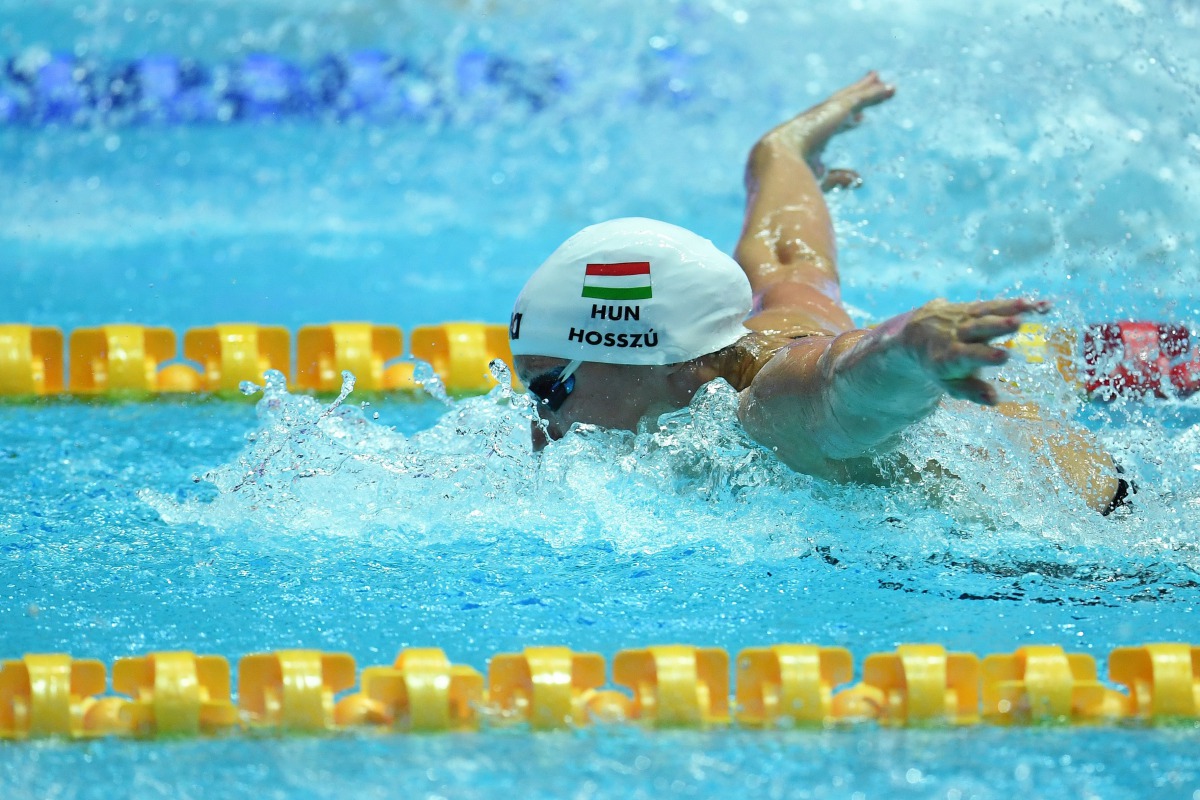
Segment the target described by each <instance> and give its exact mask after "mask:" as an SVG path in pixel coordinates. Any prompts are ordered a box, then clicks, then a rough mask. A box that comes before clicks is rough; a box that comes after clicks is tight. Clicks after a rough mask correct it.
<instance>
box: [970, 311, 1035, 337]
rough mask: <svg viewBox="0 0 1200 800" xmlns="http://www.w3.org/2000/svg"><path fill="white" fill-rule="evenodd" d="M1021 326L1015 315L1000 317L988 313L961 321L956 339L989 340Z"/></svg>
mask: <svg viewBox="0 0 1200 800" xmlns="http://www.w3.org/2000/svg"><path fill="white" fill-rule="evenodd" d="M1020 327H1021V318H1020V317H1017V316H1011V317H1001V316H997V315H995V314H988V315H985V316H982V317H975V318H973V319H968V320H967V321H965V322H962V323H960V324H959V326H958V339H959V341H962V342H990V341H991V340H992V339H995V338H996V337H998V336H1008V335H1009V334H1011V333H1016V332H1017V330H1018V329H1020Z"/></svg>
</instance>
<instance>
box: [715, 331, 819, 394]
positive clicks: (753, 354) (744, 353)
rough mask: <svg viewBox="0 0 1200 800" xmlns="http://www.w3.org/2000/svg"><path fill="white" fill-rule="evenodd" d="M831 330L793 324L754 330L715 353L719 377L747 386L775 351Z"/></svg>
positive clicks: (741, 388) (737, 388) (773, 355)
mask: <svg viewBox="0 0 1200 800" xmlns="http://www.w3.org/2000/svg"><path fill="white" fill-rule="evenodd" d="M831 335H832V334H831V333H830V332H829V331H823V330H819V329H816V328H812V327H791V328H787V329H784V330H766V331H751V332H750V333H747V334H746V335H745V336H743V337H742V338H741V339H738V340H737V341H736V342H734V343H733V344H732V345H730V346H729V347H726V348H725V349H724V350H721V351H719V352H718V353H715V354H714V356H715V357H716V359H717V363H716V365H715V366H716V370H717V373H718V374H719V376H720V377H722V378H724V379H725V380H726V381H727V382H728V383H729V385H731V386H732V387H733V388H734V389H736V390H737V391H739V392H740V391H742V390H743V389H745V388H746V387H748V386H749V385H750V383H751V381H753V380H754V378H755V376H756V375H758V373H759V372H760V371H762V368H763V367H765V366H766V365H767V363H768V362H769V361H770V360H771V359H772V358H774V357H775V354H776V353H778V352H779V351H780V350H783V349H784V348H786V347H790V346H791V345H794V344H795V343H796V342H798V341H801V340H804V339H809V338H812V337H827V336H831Z"/></svg>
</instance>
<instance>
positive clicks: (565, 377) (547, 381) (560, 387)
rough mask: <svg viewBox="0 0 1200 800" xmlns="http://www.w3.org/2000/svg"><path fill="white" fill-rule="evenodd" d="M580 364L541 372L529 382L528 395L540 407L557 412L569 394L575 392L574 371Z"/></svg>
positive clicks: (576, 362)
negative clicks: (535, 400)
mask: <svg viewBox="0 0 1200 800" xmlns="http://www.w3.org/2000/svg"><path fill="white" fill-rule="evenodd" d="M580 363H582V362H580V361H572V362H571V363H570V364H567V365H566V366H565V367H555V368H554V369H552V370H549V371H548V372H543V373H542V374H541V375H538V376H537V377H536V378H534V379H533V380H531V381H530V382H529V393H530V394H531V395H533V396H534V397H536V398H537V399H538V403H539V404H540V405H544V406H546V408H548V409H550V410H551V411H558V409H559V408H561V407H562V404H563V403H564V402H566V399H567V398H568V397H570V396H571V392H573V391H575V370H577V369H579V365H580Z"/></svg>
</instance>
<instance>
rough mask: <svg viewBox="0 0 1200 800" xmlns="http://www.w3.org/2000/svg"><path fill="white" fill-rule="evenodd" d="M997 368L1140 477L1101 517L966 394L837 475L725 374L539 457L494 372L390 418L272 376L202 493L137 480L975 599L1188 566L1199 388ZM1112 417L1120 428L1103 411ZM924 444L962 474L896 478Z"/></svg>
mask: <svg viewBox="0 0 1200 800" xmlns="http://www.w3.org/2000/svg"><path fill="white" fill-rule="evenodd" d="M500 377H501V378H502V379H503V378H506V375H504V374H501V376H500ZM1005 377H1006V379H1007V380H1008V381H1009V382H1010V383H1009V386H1013V385H1016V384H1019V385H1020V386H1021V396H1022V397H1023V398H1025V399H1031V398H1037V399H1040V400H1041V401H1042V403H1043V405H1044V406H1045V407H1046V409H1047V411H1046V416H1047V418H1048V419H1054V418H1056V417H1057V418H1060V419H1061V420H1063V421H1067V420H1073V419H1076V418H1084V419H1085V421H1087V417H1088V416H1090V417H1092V418H1093V419H1092V420H1091V423H1092V425H1093V427H1096V428H1097V429H1098V433H1099V436H1100V438H1101V440H1102V441H1103V442H1104V443H1105V445H1106V446H1108V447H1109V448H1111V449H1112V450H1113V452H1114V453H1116V454H1117V456H1118V459H1119V460H1120V461H1122V462H1123V463H1124V464H1125V465H1126V467H1127V468H1128V469H1129V471H1130V476H1131V477H1133V478H1134V480H1135V481H1137V482H1139V483H1140V484H1141V491H1140V493H1139V494H1138V495H1137V497H1136V508H1135V510H1133V511H1128V510H1120V511H1118V512H1117V513H1114V514H1113V515H1111V516H1110V517H1107V518H1104V517H1101V516H1099V515H1098V514H1096V513H1095V512H1092V511H1090V510H1088V509H1087V508H1086V507H1085V505H1084V504H1083V502H1082V500H1081V499H1080V498H1079V497H1078V496H1076V495H1074V494H1073V493H1072V492H1071V491H1070V490H1069V489H1067V487H1066V486H1065V485H1063V483H1062V481H1061V479H1060V478H1059V477H1058V476H1057V473H1056V472H1055V471H1053V470H1052V469H1050V468H1048V467H1047V466H1046V462H1047V461H1048V456H1047V453H1045V452H1042V451H1039V450H1038V448H1037V447H1036V446H1034V445H1032V444H1031V443H1030V442H1029V440H1028V436H1027V434H1026V433H1024V432H1023V431H1024V430H1025V428H1023V427H1022V426H1021V425H1020V424H1018V423H1015V422H1012V421H1010V420H1007V419H1005V418H1002V417H1000V416H999V415H996V414H994V413H992V412H990V411H988V410H984V409H979V408H976V407H973V406H970V405H967V404H960V403H953V404H946V405H945V406H944V407H943V409H942V410H940V411H939V412H938V413H937V414H935V415H934V416H933V417H931V418H930V419H929V420H927V421H926V422H924V423H922V424H920V425H918V426H915V427H914V428H912V429H910V430H909V431H907V432H906V433H905V435H904V436H903V439H902V441H901V443H900V444H899V446H898V448H897V449H896V451H895V453H894V454H891V455H889V456H885V457H881V458H880V459H879V463H880V466H881V469H882V471H883V472H884V473H887V474H891V475H892V480H893V485H889V486H865V485H838V484H834V483H830V482H827V481H824V480H820V479H815V478H811V477H808V476H805V475H799V474H796V473H794V472H792V471H791V470H790V469H788V468H787V467H786V466H784V465H783V464H782V463H780V462H779V461H778V460H777V459H776V458H775V457H774V456H773V455H771V454H770V453H769V452H767V451H765V450H764V449H762V448H761V447H759V446H758V445H756V444H755V443H754V442H753V441H752V440H751V439H750V438H749V437H748V436H747V434H746V433H745V432H744V431H743V430H742V428H741V427H740V425H738V424H737V422H736V404H737V396H736V393H735V392H733V390H732V389H731V388H730V387H729V386H728V385H727V384H725V383H724V382H721V381H717V382H714V383H712V384H710V385H708V386H706V387H705V388H704V389H703V390H702V391H701V392H699V393H698V394H697V397H696V399H695V401H694V402H693V403H692V405H691V406H690V407H689V408H687V409H683V410H681V411H678V412H674V413H671V414H667V415H664V416H663V417H662V418H661V419H660V420H658V421H657V423H652V422H646V423H644V424H643V426H642V428H641V430H639V431H638V432H637V433H631V432H624V431H609V430H602V429H597V428H595V427H592V426H586V425H581V426H577V427H576V428H574V429H573V430H572V431H570V432H569V433H568V435H567V436H565V437H564V438H563V439H562V440H560V441H558V442H555V443H552V444H551V445H550V446H549V447H547V448H546V450H545V451H544V452H543V453H541V454H535V453H533V452H532V450H531V446H530V439H529V427H530V424H531V419H532V418H533V412H532V408H531V406H530V401H529V399H528V398H527V397H525V396H523V395H520V394H514V393H513V392H512V391H511V390H510V389H509V388H508V386H507V385H506V384H502V385H500V386H498V387H497V388H496V389H494V390H493V391H492V392H491V393H490V394H489V395H487V396H486V397H480V398H473V399H467V400H460V401H456V402H452V401H449V400H446V402H447V403H448V405H447V408H446V411H445V413H444V414H443V415H442V416H441V417H440V419H438V420H437V422H436V424H434V425H433V426H432V427H430V428H428V429H426V430H422V431H419V432H416V433H413V434H411V435H408V436H406V435H403V434H401V433H399V432H397V431H396V430H394V429H393V428H391V427H389V426H387V424H386V418H385V417H383V416H382V415H379V416H381V419H380V420H378V421H377V420H375V419H374V416H376V415H375V414H373V413H370V409H369V408H368V409H365V410H364V408H362V407H359V406H355V405H353V404H352V403H348V402H343V401H344V400H345V399H346V397H347V395H349V388H350V386H349V385H348V386H347V387H346V388H345V389H344V390H343V394H342V396H341V397H339V398H338V399H337V400H335V401H334V402H332V403H326V402H323V401H320V400H317V399H314V398H312V397H307V396H298V395H292V394H289V393H288V392H287V390H286V388H285V384H284V381H283V380H282V377H281V376H279V375H277V374H276V375H273V376H271V377H270V379H269V380H268V381H267V384H266V386H265V388H264V396H263V398H262V399H261V400H260V401H259V404H258V417H259V424H258V426H257V427H256V428H255V429H254V430H253V431H251V432H250V433H249V434H248V435H247V437H246V438H247V443H246V445H245V447H244V448H243V450H242V452H241V453H239V454H238V456H237V457H236V459H234V460H233V461H231V462H230V463H227V464H224V465H220V466H216V467H214V468H213V469H210V470H209V471H208V472H207V473H205V474H204V475H203V477H202V480H203V481H205V482H207V483H209V484H211V486H212V487H213V488H214V489H215V492H206V493H205V494H204V495H202V496H194V495H193V496H189V497H187V498H185V499H182V500H180V499H176V498H175V497H173V496H171V495H168V494H165V493H155V492H152V491H145V492H143V493H142V498H143V500H145V501H146V502H148V503H150V505H152V506H153V507H154V508H155V509H156V510H157V511H158V512H159V514H160V515H161V516H162V518H163V519H164V520H165V521H166V522H168V523H172V524H192V523H199V524H202V525H204V526H208V527H211V528H215V529H218V530H221V531H224V532H226V533H237V532H238V531H244V530H248V529H254V530H257V531H266V532H268V533H271V532H274V534H278V535H286V534H316V535H320V536H352V537H355V538H359V539H368V540H376V541H388V542H389V543H391V544H392V545H399V544H403V545H405V546H431V545H445V544H446V543H448V542H456V541H457V542H462V543H464V544H469V543H470V542H471V541H478V542H480V543H487V542H492V541H495V540H496V539H497V538H504V537H507V536H514V537H529V538H533V539H536V540H539V541H542V542H545V543H548V544H549V545H551V546H552V547H555V548H568V549H569V548H573V547H580V546H584V547H587V546H591V545H594V544H596V543H607V544H608V545H610V546H611V547H613V548H614V549H615V550H616V551H618V552H622V553H639V552H640V553H657V552H662V551H666V550H670V549H672V548H679V547H685V546H689V545H696V544H700V545H703V546H706V547H710V548H715V549H717V550H719V551H721V552H722V553H724V554H725V555H723V556H722V559H723V560H727V561H729V562H730V563H740V562H746V561H753V560H756V559H766V560H770V559H775V558H780V557H793V556H798V555H811V554H813V553H814V552H820V553H822V554H824V555H825V556H827V557H836V558H838V559H842V560H846V561H850V562H852V563H859V564H871V565H874V567H875V568H878V569H879V570H881V571H882V572H888V571H895V570H896V569H902V570H904V571H905V572H907V573H910V578H909V579H910V580H913V581H920V580H921V576H922V575H923V574H925V573H926V572H927V571H928V570H929V569H933V570H943V571H944V570H949V571H952V572H962V573H963V575H964V579H965V580H966V581H967V582H968V584H970V585H969V587H968V586H967V585H966V584H964V585H963V586H962V587H960V588H962V590H963V591H966V592H968V593H970V592H975V593H978V594H980V595H982V596H986V595H988V594H990V593H993V592H995V591H996V587H997V585H998V584H1000V583H1003V582H1005V581H1008V580H1010V579H1011V578H1012V577H1013V576H1021V575H1024V574H1026V573H1046V574H1055V575H1058V576H1059V577H1063V578H1065V579H1067V583H1068V584H1070V583H1071V581H1072V580H1073V579H1074V580H1076V582H1077V588H1081V589H1082V590H1085V591H1086V590H1089V587H1091V586H1093V585H1094V584H1095V583H1097V582H1111V583H1113V584H1118V585H1121V584H1123V585H1125V586H1127V587H1129V588H1130V590H1133V589H1135V588H1136V586H1138V585H1144V584H1145V583H1147V582H1150V581H1152V580H1156V579H1157V580H1161V581H1164V582H1165V583H1167V584H1173V585H1178V584H1180V583H1181V582H1182V583H1186V582H1187V581H1189V580H1190V579H1191V576H1192V574H1193V573H1194V571H1195V570H1196V569H1197V567H1200V555H1198V553H1200V539H1198V538H1197V531H1200V502H1198V501H1197V497H1200V473H1198V470H1197V469H1195V466H1196V465H1200V450H1198V449H1197V448H1198V445H1200V439H1198V437H1197V435H1196V432H1195V431H1196V428H1195V426H1194V424H1190V425H1189V424H1188V423H1187V420H1193V421H1194V420H1195V419H1196V415H1197V413H1198V412H1200V406H1197V405H1196V404H1195V403H1181V404H1176V406H1175V407H1174V408H1173V409H1172V411H1171V412H1168V413H1166V414H1163V413H1161V410H1158V412H1157V413H1156V412H1155V411H1153V410H1150V409H1148V408H1147V407H1143V406H1140V405H1127V404H1122V405H1121V406H1119V407H1116V408H1103V407H1098V406H1089V405H1082V404H1081V402H1080V400H1079V399H1078V398H1077V397H1075V396H1074V395H1073V394H1071V393H1070V391H1069V390H1068V389H1067V388H1066V385H1065V384H1064V383H1063V382H1062V381H1061V379H1059V378H1058V376H1057V373H1055V372H1054V371H1053V369H1051V368H1050V367H1049V366H1047V365H1036V366H1035V365H1027V364H1018V365H1016V366H1013V367H1010V368H1009V369H1008V370H1006V372H1005ZM403 409H404V406H403V405H390V406H388V407H387V408H386V410H385V413H386V414H388V415H391V414H402V413H404V412H403ZM1118 413H1119V414H1121V415H1123V416H1124V417H1125V418H1126V419H1125V421H1124V424H1120V425H1116V424H1114V421H1113V420H1112V419H1111V418H1112V417H1113V416H1114V414H1118ZM1131 416H1132V417H1136V418H1137V419H1136V424H1133V425H1130V424H1129V417H1131ZM1106 418H1108V419H1107V420H1106ZM1106 421H1107V427H1106V426H1105V424H1104V423H1105V422H1106ZM1181 421H1182V424H1181ZM930 460H933V461H936V462H937V463H938V464H939V465H940V466H941V468H943V469H944V470H946V471H948V472H949V473H952V474H953V475H954V476H956V477H944V478H930V477H928V475H926V476H925V477H924V478H922V479H919V480H911V481H910V480H909V479H908V478H906V477H904V476H905V475H907V470H906V469H905V467H904V466H903V465H904V464H905V463H909V462H911V463H913V464H926V463H927V462H928V461H930ZM1188 464H1190V465H1192V468H1185V469H1178V468H1177V467H1178V466H1179V465H1188ZM1168 465H1169V466H1168ZM1167 520H1170V523H1169V524H1166V525H1165V524H1164V523H1165V522H1166V521H1167ZM1053 591H1054V592H1061V587H1057V586H1056V587H1055V588H1054V590H1053ZM1057 596H1058V597H1059V599H1061V594H1059V595H1057Z"/></svg>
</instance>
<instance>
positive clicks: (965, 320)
mask: <svg viewBox="0 0 1200 800" xmlns="http://www.w3.org/2000/svg"><path fill="white" fill-rule="evenodd" d="M893 94H894V89H893V87H891V86H890V85H888V84H885V83H883V82H882V81H880V79H879V77H878V76H877V75H876V74H875V73H870V74H868V75H867V76H866V77H864V78H863V79H862V80H860V81H858V82H857V83H854V84H852V85H850V86H848V87H846V88H844V89H842V90H840V91H838V92H836V93H835V94H834V95H833V96H831V97H830V98H829V99H828V100H826V101H825V102H823V103H821V104H819V105H817V106H815V107H814V108H812V109H810V110H808V111H805V112H804V113H802V114H800V115H799V116H797V117H796V118H794V119H793V120H791V121H789V122H787V123H785V124H783V125H781V126H779V127H778V128H775V129H773V130H771V131H769V132H768V133H767V134H766V135H764V136H763V137H762V138H761V139H760V140H759V141H758V143H757V144H756V145H755V146H754V148H753V150H752V151H751V153H750V157H749V160H748V164H747V169H746V186H747V204H746V218H745V226H744V228H743V231H742V235H741V238H740V240H739V243H738V246H737V249H736V251H735V257H736V260H734V259H731V258H730V257H729V256H727V255H725V254H724V253H722V252H720V251H719V250H718V249H717V248H716V247H714V246H713V245H712V243H711V242H709V241H708V240H706V239H703V238H701V237H699V236H697V235H696V234H694V233H691V232H690V231H686V230H684V229H682V228H678V227H676V226H673V225H669V224H667V223H664V222H658V221H655V220H648V219H637V218H635V219H618V220H613V221H610V222H604V223H600V224H598V225H593V226H591V227H589V228H585V229H584V230H583V231H581V232H579V233H578V234H576V235H575V236H573V237H571V238H570V239H568V240H567V241H566V242H565V243H564V244H563V245H562V246H561V247H559V248H558V249H557V250H556V251H555V252H554V253H553V254H552V255H551V256H550V257H549V258H548V259H547V260H546V262H545V263H544V264H542V265H541V266H540V267H539V268H538V269H537V270H536V271H535V272H534V274H533V276H532V277H530V279H529V281H528V283H526V285H525V288H524V289H523V290H522V291H521V294H520V296H519V297H518V298H517V301H516V304H515V306H514V309H513V314H512V318H511V321H510V325H509V339H510V343H511V345H512V352H513V355H514V356H515V361H516V364H515V365H516V368H517V371H518V373H519V375H520V377H521V379H522V381H523V382H524V383H525V384H526V385H527V386H529V387H530V388H531V390H532V393H533V394H534V396H535V397H536V398H538V403H537V408H538V413H539V415H540V417H541V420H542V421H543V423H544V425H537V424H535V425H534V426H533V437H534V445H535V447H539V448H540V447H541V446H544V444H545V443H546V437H547V436H548V437H549V438H550V439H557V438H560V437H561V436H563V435H564V434H565V432H566V431H567V430H568V429H569V428H570V427H571V425H573V424H575V423H577V422H579V423H589V424H594V425H600V426H603V427H611V428H621V429H626V430H636V428H637V424H638V422H639V420H641V419H642V418H644V417H647V416H654V415H657V414H661V413H663V412H666V411H671V410H675V409H679V408H682V407H684V406H686V405H687V404H688V403H689V402H690V401H691V398H692V396H693V395H694V394H695V392H696V390H697V389H699V388H700V387H701V386H703V385H704V384H705V383H707V382H709V381H711V380H713V379H715V378H723V379H725V380H726V381H728V382H729V383H730V384H731V385H732V386H733V387H734V388H735V389H736V390H737V391H738V392H739V393H740V403H739V409H738V418H739V420H740V422H741V423H742V425H743V426H744V427H745V429H746V431H747V432H748V433H749V434H750V435H751V436H753V437H754V439H755V440H757V441H758V442H759V443H760V444H762V445H763V446H764V447H767V448H769V449H771V450H772V451H774V452H775V453H776V454H777V455H778V457H779V458H780V459H782V460H783V461H784V462H785V463H786V464H788V465H789V466H791V467H792V468H793V469H795V470H797V471H800V472H805V473H808V474H812V475H817V476H821V477H826V478H832V479H838V480H860V479H861V480H871V479H873V478H877V477H878V476H877V475H875V474H874V468H873V465H872V462H871V460H870V458H864V457H869V456H872V455H876V454H880V453H883V452H886V451H888V450H889V449H890V448H891V447H892V446H893V444H894V442H895V441H896V440H897V437H898V434H900V432H901V431H903V430H904V429H905V428H907V427H908V426H910V425H912V424H913V423H915V422H918V421H919V420H921V419H924V418H925V417H927V416H928V415H929V414H931V413H933V411H934V410H935V409H936V408H937V407H938V405H939V404H940V403H942V402H943V401H944V400H945V399H946V398H947V397H949V398H957V399H960V400H965V401H970V402H973V403H978V404H981V405H984V406H992V407H995V408H996V409H997V411H998V412H999V413H1001V414H1003V415H1005V416H1007V417H1010V418H1013V419H1016V420H1020V421H1021V424H1022V425H1024V426H1026V427H1027V431H1026V433H1027V438H1028V440H1029V442H1030V446H1031V447H1033V448H1036V449H1037V450H1038V452H1047V453H1048V454H1049V460H1050V461H1051V462H1053V465H1054V466H1055V467H1056V468H1057V469H1058V471H1059V472H1060V473H1061V475H1062V478H1063V480H1064V481H1065V482H1066V483H1067V485H1068V486H1070V487H1071V488H1073V489H1074V490H1075V491H1076V492H1077V493H1078V494H1080V495H1081V496H1082V497H1083V498H1084V499H1085V500H1086V501H1087V503H1088V504H1089V505H1090V506H1091V507H1092V508H1094V509H1096V510H1097V511H1101V512H1103V513H1107V512H1108V511H1111V510H1112V508H1114V507H1115V504H1120V502H1121V501H1123V500H1124V498H1123V497H1118V495H1119V494H1122V491H1121V489H1122V485H1121V484H1120V483H1119V482H1118V479H1117V475H1116V469H1115V467H1114V465H1113V462H1112V459H1111V458H1110V457H1109V456H1108V455H1107V454H1106V453H1104V452H1103V451H1102V450H1101V449H1100V448H1099V447H1098V446H1097V445H1096V443H1095V442H1094V441H1092V440H1091V439H1090V438H1089V437H1088V435H1087V433H1086V432H1085V431H1082V430H1076V429H1073V428H1067V427H1064V426H1058V425H1053V424H1051V423H1049V422H1046V421H1043V420H1042V419H1040V417H1039V415H1038V413H1037V410H1036V409H1034V408H1031V407H1029V406H1024V405H1022V406H1018V405H1016V404H1007V403H1000V402H999V401H998V398H997V393H996V388H995V386H993V385H992V383H990V382H989V381H988V380H987V379H986V378H984V377H983V376H982V375H981V374H980V371H981V370H983V369H985V368H987V367H995V366H999V365H1001V364H1003V363H1004V362H1005V361H1006V360H1007V358H1008V351H1007V350H1006V349H1004V348H1001V347H998V346H996V344H995V341H996V340H997V339H1000V338H1003V337H1005V336H1008V335H1010V334H1012V333H1015V332H1016V330H1017V328H1018V327H1019V326H1020V324H1021V322H1022V319H1023V318H1024V317H1026V316H1027V315H1030V314H1045V313H1047V312H1048V311H1049V310H1050V304H1049V303H1046V302H1044V301H1035V300H1030V299H1025V298H1015V299H997V300H990V301H984V302H975V303H951V302H947V301H945V300H933V301H931V302H929V303H926V304H925V305H923V306H921V307H919V308H917V309H914V310H913V311H910V312H908V313H906V314H901V315H900V316H897V317H894V318H892V319H890V320H887V321H886V322H884V323H883V324H881V325H879V326H878V327H876V328H873V329H870V330H864V329H859V328H856V327H855V325H854V323H853V322H852V321H851V319H850V317H849V314H847V312H846V310H845V308H844V306H843V305H842V303H841V291H840V284H839V277H838V272H837V265H836V263H837V262H836V248H835V242H834V237H833V228H832V223H831V221H830V218H829V211H828V208H827V207H826V205H825V201H824V197H823V196H822V194H821V191H822V189H821V186H820V184H818V182H817V176H816V174H814V166H815V167H816V168H817V169H818V171H822V172H823V171H824V167H823V165H821V162H820V155H821V151H822V149H823V148H824V146H825V144H826V142H828V141H829V139H830V138H831V137H832V136H833V135H834V134H836V133H837V132H838V131H839V130H842V129H843V128H845V127H846V126H847V125H848V124H851V123H855V122H857V121H858V120H859V119H860V117H861V112H862V110H863V109H865V108H867V107H869V106H872V105H875V104H878V103H881V102H883V101H885V100H887V99H888V98H890V97H891V96H892V95H893ZM855 178H857V176H855ZM851 183H852V182H851ZM836 184H837V185H842V186H844V185H847V183H846V182H845V181H839V182H836Z"/></svg>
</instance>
